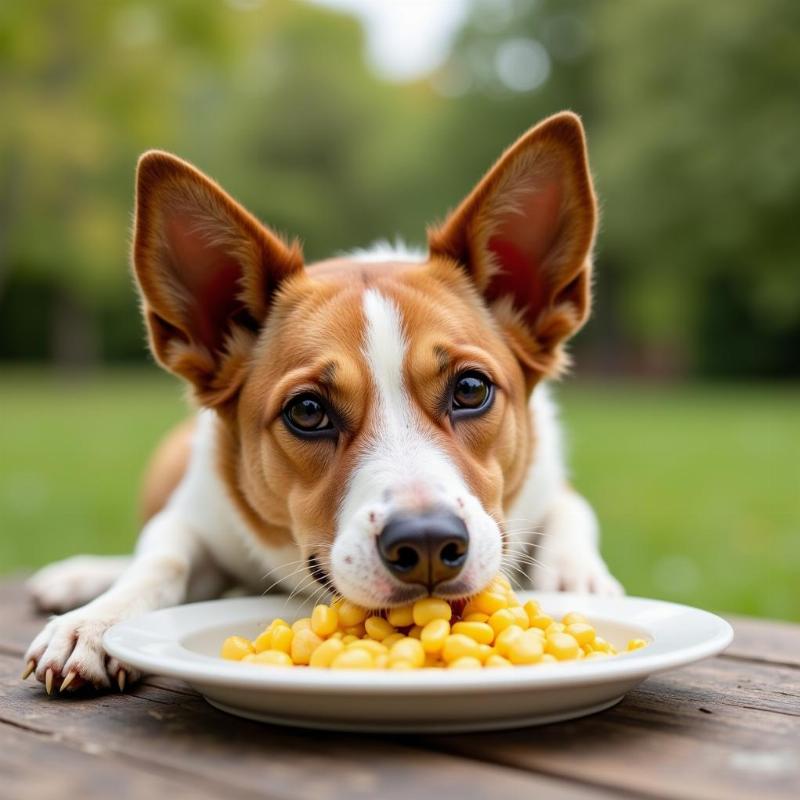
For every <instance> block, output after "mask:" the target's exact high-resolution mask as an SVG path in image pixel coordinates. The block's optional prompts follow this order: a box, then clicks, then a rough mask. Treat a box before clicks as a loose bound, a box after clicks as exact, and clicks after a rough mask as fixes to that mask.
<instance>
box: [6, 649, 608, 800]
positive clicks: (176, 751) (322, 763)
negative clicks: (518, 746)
mask: <svg viewBox="0 0 800 800" xmlns="http://www.w3.org/2000/svg"><path fill="white" fill-rule="evenodd" d="M17 670H18V662H17V660H16V659H13V658H10V657H8V656H5V657H3V656H0V730H2V728H3V724H5V725H13V726H14V727H15V728H20V729H24V730H26V731H28V732H30V733H36V734H40V735H44V736H47V735H57V737H58V739H59V741H60V742H63V743H66V744H68V745H70V746H73V747H77V748H81V749H88V750H89V751H91V752H93V753H95V754H97V755H102V758H103V759H104V760H105V761H110V762H117V761H122V762H124V763H130V762H134V763H136V764H137V765H148V766H149V768H150V769H152V770H153V771H154V772H156V773H158V774H162V775H164V774H168V775H171V776H175V777H177V778H179V779H180V780H181V781H186V782H188V785H194V784H195V783H198V784H200V785H202V786H204V787H206V788H207V789H211V790H213V791H215V792H216V793H217V794H218V795H220V794H223V793H224V794H225V795H226V796H234V797H238V796H247V795H249V794H255V795H258V796H267V797H275V798H287V799H288V800H302V799H303V798H309V800H318V799H321V798H337V797H346V798H365V800H366V799H367V798H369V799H370V800H373V799H374V798H381V799H383V798H386V800H409V798H410V797H413V794H414V792H415V791H416V792H417V793H419V792H421V793H422V796H441V797H446V796H449V795H448V793H450V792H452V793H453V796H456V797H459V798H464V799H465V800H482V798H485V797H487V796H488V795H490V794H492V793H496V794H497V796H499V797H508V798H515V797H520V798H524V797H532V796H536V795H538V796H543V797H553V798H557V800H586V798H590V797H595V796H596V795H595V794H594V793H592V792H591V791H590V790H589V789H587V788H586V787H582V786H581V785H579V784H573V782H571V781H564V780H561V779H559V778H552V777H548V776H541V775H537V774H535V773H528V772H525V771H519V770H517V769H515V768H508V767H505V766H503V765H493V764H483V763H479V762H474V761H473V760H471V759H465V758H462V757H459V756H454V755H450V754H447V753H440V752H436V751H435V750H427V749H422V748H418V747H414V746H412V744H411V743H410V742H409V741H404V740H403V739H402V738H401V737H397V738H391V737H376V736H372V737H360V736H353V735H344V734H341V735H330V734H325V733H315V732H310V731H299V730H292V729H288V728H278V727H273V726H269V725H262V724H260V723H256V722H249V721H247V720H241V719H237V718H235V717H230V716H227V715H225V714H222V713H221V712H218V711H216V710H214V709H213V708H211V707H210V706H209V705H207V704H206V703H205V701H203V700H202V699H201V698H200V697H199V696H198V695H195V694H191V693H181V694H178V693H176V692H173V691H171V690H169V689H161V688H158V687H155V686H145V687H140V688H139V689H137V690H136V691H135V692H134V693H132V694H125V695H118V694H117V695H115V694H111V695H105V696H100V697H91V696H86V697H73V698H67V697H58V696H54V697H47V696H46V695H45V694H44V692H43V691H42V689H41V687H40V686H36V685H34V684H33V683H32V682H27V683H24V684H23V683H22V682H21V681H20V680H19V675H18V672H17ZM31 758H32V759H34V758H35V756H34V754H33V753H32V754H31ZM40 766H41V763H40V761H39V760H38V759H36V760H35V761H32V764H31V767H32V769H38V768H40ZM231 792H232V793H233V794H232V795H231Z"/></svg>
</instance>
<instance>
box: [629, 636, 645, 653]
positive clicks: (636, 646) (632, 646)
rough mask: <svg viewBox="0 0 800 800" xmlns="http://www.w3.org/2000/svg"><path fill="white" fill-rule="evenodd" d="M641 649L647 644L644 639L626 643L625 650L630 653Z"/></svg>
mask: <svg viewBox="0 0 800 800" xmlns="http://www.w3.org/2000/svg"><path fill="white" fill-rule="evenodd" d="M643 647H647V642H646V641H645V640H644V639H631V640H630V641H629V642H628V647H627V650H628V652H629V653H630V652H632V651H633V650H641V649H642V648H643Z"/></svg>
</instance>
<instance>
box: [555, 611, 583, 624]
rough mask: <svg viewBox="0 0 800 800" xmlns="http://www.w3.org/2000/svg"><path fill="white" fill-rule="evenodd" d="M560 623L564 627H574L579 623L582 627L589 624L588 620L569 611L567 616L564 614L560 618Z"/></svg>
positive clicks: (575, 612)
mask: <svg viewBox="0 0 800 800" xmlns="http://www.w3.org/2000/svg"><path fill="white" fill-rule="evenodd" d="M561 621H562V622H563V623H564V624H565V625H574V624H575V623H576V622H581V623H583V624H584V625H587V624H588V623H589V620H588V619H586V617H584V616H583V614H579V613H578V612H577V611H570V612H569V614H564V616H563V617H562V618H561Z"/></svg>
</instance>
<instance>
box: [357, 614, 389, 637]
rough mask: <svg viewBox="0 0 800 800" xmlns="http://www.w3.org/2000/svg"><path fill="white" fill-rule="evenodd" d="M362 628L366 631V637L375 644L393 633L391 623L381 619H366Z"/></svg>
mask: <svg viewBox="0 0 800 800" xmlns="http://www.w3.org/2000/svg"><path fill="white" fill-rule="evenodd" d="M364 627H365V628H366V630H367V636H369V637H370V639H374V640H375V641H376V642H382V641H383V640H384V639H385V638H386V637H387V636H391V635H392V634H393V633H394V626H393V625H392V623H391V622H389V621H388V620H385V619H384V618H383V617H367V620H366V622H365V623H364Z"/></svg>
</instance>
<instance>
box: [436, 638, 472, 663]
mask: <svg viewBox="0 0 800 800" xmlns="http://www.w3.org/2000/svg"><path fill="white" fill-rule="evenodd" d="M479 652H480V651H479V650H478V643H477V642H476V641H475V640H474V639H470V637H469V636H464V634H463V633H453V634H450V636H448V637H447V639H445V642H444V647H442V660H444V661H446V662H447V663H448V664H450V663H451V662H453V661H455V660H457V659H459V658H465V657H469V658H474V659H475V660H476V661H478V653H479ZM478 663H479V664H480V661H478Z"/></svg>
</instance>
